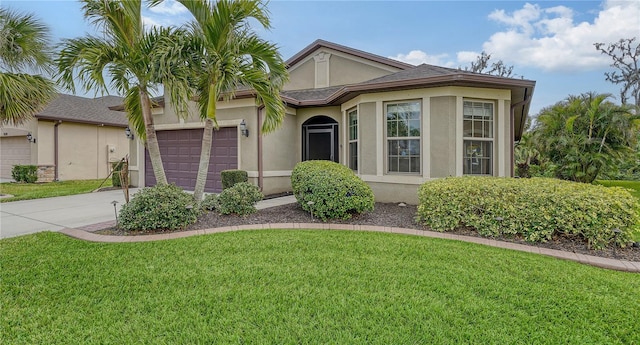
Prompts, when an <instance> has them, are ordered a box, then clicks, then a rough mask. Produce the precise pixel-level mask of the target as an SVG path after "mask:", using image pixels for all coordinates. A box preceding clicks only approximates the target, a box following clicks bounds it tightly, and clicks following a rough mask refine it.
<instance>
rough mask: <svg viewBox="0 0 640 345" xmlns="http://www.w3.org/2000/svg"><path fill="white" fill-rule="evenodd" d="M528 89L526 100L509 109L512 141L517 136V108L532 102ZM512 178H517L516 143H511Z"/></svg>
mask: <svg viewBox="0 0 640 345" xmlns="http://www.w3.org/2000/svg"><path fill="white" fill-rule="evenodd" d="M527 91H528V89H527V88H525V89H524V99H523V100H522V101H520V102H518V103H516V104H513V105H511V107H510V109H509V115H510V117H511V121H510V122H511V125H510V126H509V127H511V128H509V131H510V134H511V140H515V139H514V137H513V136H514V135H515V109H516V108H517V107H520V106H524V105H526V104H528V103H529V102H531V95H530V94H528V93H527ZM510 146H511V177H514V176H515V171H514V170H515V167H514V165H515V163H516V162H515V157H514V151H515V141H514V142H512V143H511V145H510Z"/></svg>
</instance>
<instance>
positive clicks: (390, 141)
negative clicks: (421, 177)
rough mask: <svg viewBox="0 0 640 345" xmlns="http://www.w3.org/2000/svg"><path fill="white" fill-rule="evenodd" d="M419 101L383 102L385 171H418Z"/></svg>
mask: <svg viewBox="0 0 640 345" xmlns="http://www.w3.org/2000/svg"><path fill="white" fill-rule="evenodd" d="M421 108H422V106H421V103H420V101H406V102H395V103H385V115H386V128H387V135H386V141H387V172H389V173H418V174H419V173H420V166H421V163H420V161H421V159H420V132H421V131H420V123H421Z"/></svg>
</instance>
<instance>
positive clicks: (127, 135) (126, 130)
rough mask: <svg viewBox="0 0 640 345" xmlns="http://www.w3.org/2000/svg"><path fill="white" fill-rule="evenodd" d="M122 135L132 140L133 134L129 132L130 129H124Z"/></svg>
mask: <svg viewBox="0 0 640 345" xmlns="http://www.w3.org/2000/svg"><path fill="white" fill-rule="evenodd" d="M124 135H125V136H126V137H127V139H129V140H133V133H132V132H131V128H129V127H127V128H125V130H124Z"/></svg>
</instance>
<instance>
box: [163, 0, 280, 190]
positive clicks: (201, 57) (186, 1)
mask: <svg viewBox="0 0 640 345" xmlns="http://www.w3.org/2000/svg"><path fill="white" fill-rule="evenodd" d="M160 1H161V0H156V1H155V3H158V2H160ZM178 1H179V2H180V3H182V4H183V5H184V6H185V7H186V8H187V9H188V10H189V11H190V12H191V14H192V15H193V17H194V20H193V22H191V23H190V31H191V34H192V37H191V40H190V41H189V48H185V49H183V50H182V51H183V52H190V53H189V54H192V55H191V56H192V60H191V62H190V63H189V64H188V65H189V66H191V67H192V68H193V69H194V72H195V85H194V86H195V92H196V98H197V99H198V105H199V109H200V117H201V118H202V119H203V120H204V122H205V127H204V133H203V139H202V150H201V153H200V165H199V170H198V176H197V180H196V186H195V189H194V198H195V200H196V201H197V202H200V200H202V195H203V193H204V186H205V183H206V179H207V174H208V169H209V157H210V155H211V143H212V137H213V129H214V127H215V128H217V127H218V124H217V121H216V104H217V102H218V100H220V99H230V98H232V97H233V95H234V93H235V91H237V90H238V89H239V88H245V89H250V90H253V92H254V93H255V97H256V100H257V103H258V104H260V105H263V106H264V109H265V114H266V115H265V120H264V123H263V126H262V129H261V130H262V133H266V132H270V131H273V130H275V129H276V128H277V127H278V126H279V125H280V124H281V123H282V120H283V119H284V114H285V106H284V103H283V102H282V100H281V98H280V90H281V89H282V86H283V85H284V83H285V82H286V81H287V80H288V73H287V70H286V66H285V63H284V61H283V60H282V57H281V56H280V54H279V53H278V49H277V47H276V46H275V45H274V44H271V43H269V42H267V41H265V40H263V39H261V38H259V37H258V36H257V35H256V34H255V33H254V32H253V31H252V30H251V28H250V27H249V20H250V19H254V20H255V21H256V22H257V23H259V24H260V25H262V26H263V27H264V28H266V29H268V28H270V22H269V17H268V15H267V11H266V9H265V7H264V6H263V5H262V4H261V3H260V1H257V0H237V1H234V0H219V1H216V2H215V3H212V2H208V1H192V0H178Z"/></svg>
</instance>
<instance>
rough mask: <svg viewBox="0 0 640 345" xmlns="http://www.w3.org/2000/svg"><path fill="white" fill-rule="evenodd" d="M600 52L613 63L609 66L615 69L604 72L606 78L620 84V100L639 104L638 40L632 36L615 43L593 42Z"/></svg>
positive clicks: (625, 102)
mask: <svg viewBox="0 0 640 345" xmlns="http://www.w3.org/2000/svg"><path fill="white" fill-rule="evenodd" d="M593 45H594V46H595V47H596V49H597V50H598V51H600V53H602V54H605V55H607V56H609V57H611V59H613V63H612V64H611V67H614V68H615V69H617V70H616V71H613V72H606V73H605V74H604V75H605V76H606V80H607V81H609V82H612V83H614V84H621V85H622V87H621V88H620V101H621V102H622V104H627V102H628V101H629V100H631V102H633V104H634V105H636V106H640V69H639V67H640V66H639V65H638V60H639V59H640V42H636V37H634V38H623V39H620V41H618V42H615V43H609V44H605V43H594V44H593Z"/></svg>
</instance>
